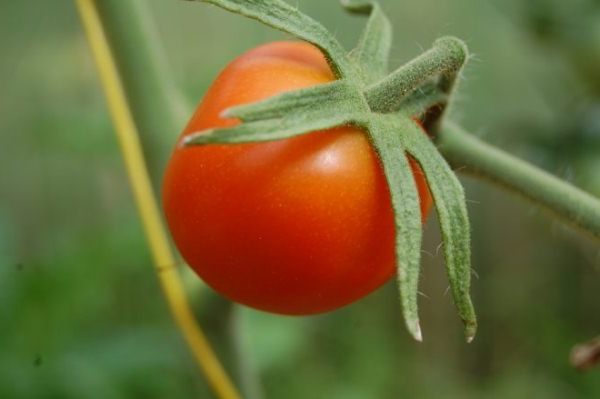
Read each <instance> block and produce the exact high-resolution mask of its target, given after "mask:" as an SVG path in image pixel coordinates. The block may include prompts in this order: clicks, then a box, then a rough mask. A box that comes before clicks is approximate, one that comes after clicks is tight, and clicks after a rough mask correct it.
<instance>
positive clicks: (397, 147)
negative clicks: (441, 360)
mask: <svg viewBox="0 0 600 399" xmlns="http://www.w3.org/2000/svg"><path fill="white" fill-rule="evenodd" d="M397 119H398V118H397V117H396V118H393V117H384V116H379V117H376V118H372V119H371V120H370V121H369V124H368V129H369V134H370V137H371V139H372V140H373V144H374V146H375V149H376V150H377V153H378V154H379V159H380V160H381V163H382V165H383V171H384V174H385V176H386V179H387V181H388V187H389V189H390V195H391V200H392V206H393V208H394V225H395V228H396V267H397V278H398V286H399V291H400V301H401V303H402V313H403V316H404V321H405V323H406V327H407V328H408V331H409V332H410V333H411V335H412V336H413V337H414V338H415V339H416V340H417V341H422V335H421V327H420V324H419V313H418V303H417V299H418V285H419V272H420V260H421V236H422V226H421V223H422V222H421V212H420V209H421V208H420V206H419V194H418V191H417V187H416V184H415V179H414V176H413V171H412V168H411V167H410V164H409V162H408V159H407V156H406V154H405V152H404V148H403V147H404V146H403V145H402V141H401V139H400V134H399V133H400V132H399V131H398V128H400V127H401V126H400V124H399V123H397Z"/></svg>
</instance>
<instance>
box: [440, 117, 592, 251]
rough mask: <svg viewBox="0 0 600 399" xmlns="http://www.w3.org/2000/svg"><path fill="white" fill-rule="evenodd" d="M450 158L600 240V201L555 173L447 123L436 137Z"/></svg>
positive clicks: (460, 167)
mask: <svg viewBox="0 0 600 399" xmlns="http://www.w3.org/2000/svg"><path fill="white" fill-rule="evenodd" d="M436 141H437V144H438V145H439V149H440V151H441V152H442V154H443V155H444V157H446V159H447V160H448V161H449V162H450V163H451V164H452V165H453V166H454V167H455V168H457V169H460V171H461V172H463V171H464V172H467V173H471V174H475V175H478V176H481V177H484V178H487V179H489V180H491V181H493V182H495V183H497V184H499V185H501V186H504V187H506V188H508V189H510V190H512V191H514V192H516V193H518V194H521V195H522V196H524V197H525V198H527V199H529V200H530V201H532V202H534V203H535V204H536V205H540V206H542V207H544V208H546V209H547V210H549V211H550V212H551V213H553V214H554V215H556V216H558V217H559V218H560V219H562V220H563V221H565V222H567V223H569V224H571V225H573V226H575V227H577V228H579V229H581V230H583V231H585V232H587V233H589V234H590V235H591V236H592V237H594V238H595V239H597V240H600V200H599V199H598V198H597V197H595V196H593V195H591V194H588V193H586V192H585V191H582V190H581V189H579V188H577V187H575V186H573V185H571V184H569V183H567V182H565V181H563V180H560V179H559V178H557V177H555V176H552V175H551V174H549V173H547V172H545V171H543V170H541V169H539V168H537V167H535V166H533V165H531V164H529V163H527V162H525V161H522V160H520V159H518V158H516V157H514V156H512V155H510V154H508V153H506V152H504V151H502V150H499V149H497V148H495V147H492V146H491V145H489V144H486V143H484V142H483V141H481V140H479V139H477V138H476V137H474V136H472V135H470V134H468V133H466V132H465V131H464V130H463V129H462V128H460V127H458V126H456V125H453V124H451V123H446V124H444V125H443V127H442V129H441V130H440V131H439V134H438V136H437V138H436Z"/></svg>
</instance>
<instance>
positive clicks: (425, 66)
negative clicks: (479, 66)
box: [365, 37, 468, 113]
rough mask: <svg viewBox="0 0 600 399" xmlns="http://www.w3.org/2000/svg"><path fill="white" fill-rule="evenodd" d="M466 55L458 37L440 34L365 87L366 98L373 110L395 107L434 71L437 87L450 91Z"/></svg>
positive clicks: (387, 110) (386, 110)
mask: <svg viewBox="0 0 600 399" xmlns="http://www.w3.org/2000/svg"><path fill="white" fill-rule="evenodd" d="M467 55H468V50H467V47H466V46H465V44H464V43H463V42H462V41H461V40H459V39H456V38H453V37H443V38H440V39H438V40H436V41H435V43H434V45H433V47H432V48H431V49H430V50H428V51H426V52H425V53H423V54H421V55H420V56H419V57H417V58H415V59H414V60H412V61H410V62H409V63H407V64H405V65H403V66H401V67H400V68H398V69H397V70H395V71H394V72H392V73H391V74H389V75H388V76H387V77H386V78H384V79H383V80H381V81H379V82H378V83H375V84H374V85H371V86H370V87H368V88H367V90H366V91H365V97H366V99H367V102H368V103H369V105H370V107H371V109H372V110H373V111H375V112H384V113H386V112H393V111H396V110H398V108H399V107H400V106H401V105H402V103H403V101H404V99H405V98H406V96H408V95H409V94H410V93H411V92H413V91H414V90H415V89H417V88H418V87H420V86H422V85H423V84H424V83H426V82H427V81H429V80H430V79H432V78H433V77H435V76H436V75H441V77H440V81H439V88H440V90H441V91H442V92H443V93H449V92H450V91H451V90H452V87H453V85H454V81H455V80H456V75H457V73H458V72H459V71H460V69H461V67H462V66H463V64H464V63H465V61H466V59H467ZM442 105H445V104H442Z"/></svg>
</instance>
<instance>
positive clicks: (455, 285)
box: [400, 121, 477, 342]
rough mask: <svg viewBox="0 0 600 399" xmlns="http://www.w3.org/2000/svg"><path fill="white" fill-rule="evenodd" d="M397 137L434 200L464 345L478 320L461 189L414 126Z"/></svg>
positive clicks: (446, 165) (434, 148)
mask: <svg viewBox="0 0 600 399" xmlns="http://www.w3.org/2000/svg"><path fill="white" fill-rule="evenodd" d="M400 137H401V138H402V143H403V145H404V147H405V148H407V151H408V152H409V154H410V155H412V156H413V157H414V159H415V160H416V161H417V163H418V164H419V166H420V167H421V169H422V170H423V173H424V174H425V179H426V180H427V184H428V186H429V190H430V192H431V195H432V196H433V200H434V202H435V208H436V210H437V215H438V219H439V223H440V229H441V232H442V242H443V247H444V255H445V259H446V270H447V273H448V279H449V281H450V287H451V290H452V294H453V296H454V303H455V305H456V307H457V309H458V314H459V316H460V318H461V319H462V320H463V323H464V325H465V337H466V339H467V342H471V341H472V340H473V337H474V336H475V333H476V331H477V320H476V317H475V310H474V308H473V304H472V302H471V297H470V294H469V288H470V284H471V242H470V227H469V217H468V214H467V207H466V205H465V204H466V200H465V194H464V190H463V187H462V185H461V184H460V181H459V180H458V178H457V177H456V175H455V174H454V172H453V171H452V169H450V166H449V165H448V163H447V162H446V160H445V159H444V158H443V157H442V156H441V155H440V153H439V152H438V150H437V148H436V147H435V145H434V144H433V142H432V141H431V140H430V139H429V137H427V136H426V135H425V134H424V132H423V131H422V130H421V129H420V128H419V127H418V126H417V125H416V124H414V123H412V122H410V121H408V122H406V123H405V127H404V128H403V134H402V135H401V136H400Z"/></svg>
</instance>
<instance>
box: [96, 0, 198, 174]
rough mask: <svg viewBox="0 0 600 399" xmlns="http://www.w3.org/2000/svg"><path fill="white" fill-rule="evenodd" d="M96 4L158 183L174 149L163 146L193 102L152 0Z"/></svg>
mask: <svg viewBox="0 0 600 399" xmlns="http://www.w3.org/2000/svg"><path fill="white" fill-rule="evenodd" d="M97 8H98V12H99V14H100V19H101V21H102V25H103V27H104V29H105V31H106V35H107V38H108V41H109V44H110V47H111V50H112V52H113V54H114V56H115V60H116V63H117V67H118V69H119V74H120V75H121V77H122V82H123V86H124V87H125V93H126V95H127V97H128V100H129V104H130V106H131V109H132V111H133V117H134V120H135V123H136V125H137V126H138V129H139V131H140V133H141V135H142V147H143V150H144V156H145V158H146V159H147V160H148V166H149V168H150V174H151V177H152V181H153V182H154V183H155V186H156V183H157V182H158V181H159V179H160V178H161V176H162V170H163V165H164V164H165V163H166V160H167V157H168V156H169V154H170V152H169V151H165V148H171V147H172V145H173V142H174V138H175V137H177V135H178V133H179V132H180V131H181V129H182V128H183V124H184V123H185V119H186V118H187V115H189V114H190V108H191V107H190V105H189V104H187V103H186V101H184V100H183V98H182V96H181V95H180V93H179V91H178V90H177V89H176V88H177V85H176V84H174V83H173V80H172V78H171V77H172V76H173V74H172V73H171V72H170V71H169V66H168V65H167V62H166V57H165V55H164V54H163V51H162V47H161V46H160V40H159V38H158V37H157V34H156V32H157V30H156V28H155V26H154V21H153V19H152V15H151V13H150V10H149V8H148V1H146V0H127V1H123V0H102V1H98V2H97Z"/></svg>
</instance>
